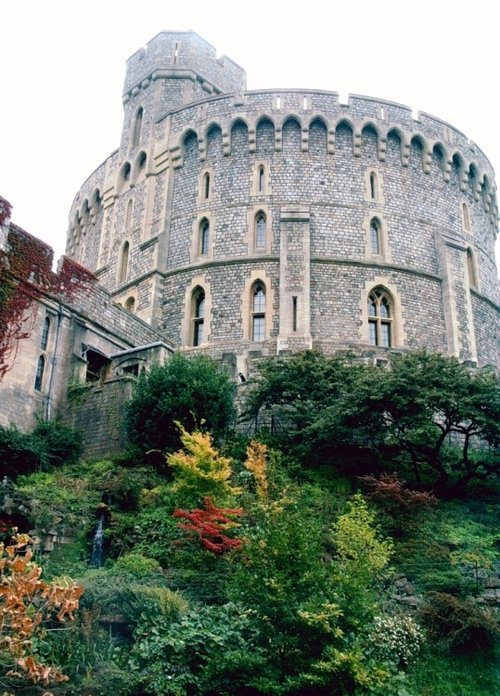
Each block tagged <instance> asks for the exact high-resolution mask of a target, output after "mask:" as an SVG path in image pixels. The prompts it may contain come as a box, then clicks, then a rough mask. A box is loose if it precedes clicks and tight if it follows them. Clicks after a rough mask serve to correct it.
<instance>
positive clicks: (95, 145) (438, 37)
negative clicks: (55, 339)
mask: <svg viewBox="0 0 500 696" xmlns="http://www.w3.org/2000/svg"><path fill="white" fill-rule="evenodd" d="M497 12H498V8H497V6H496V3H495V2H494V0H475V2H471V1H470V0H325V1H322V0H307V2H300V3H299V2H298V1H297V0H266V1H264V0H250V2H248V1H246V2H241V1H240V0H198V1H194V0H176V2H172V1H168V0H163V1H160V0H135V1H134V2H132V1H131V0H85V2H75V1H73V2H71V0H45V1H44V0H21V1H19V0H17V1H16V0H4V1H3V2H2V3H1V12H0V26H1V40H0V80H1V88H2V95H3V96H2V98H1V104H0V195H2V196H3V197H4V198H7V200H9V201H10V203H11V204H12V205H13V215H12V219H13V221H14V222H16V223H17V224H18V225H20V226H21V227H24V228H25V229H26V230H27V231H28V232H31V233H32V234H34V235H36V236H38V237H41V238H42V239H44V240H45V241H47V242H49V243H50V244H51V245H52V246H53V247H54V249H55V254H56V258H57V257H58V256H59V255H60V254H62V253H63V250H64V244H65V235H66V229H67V218H68V212H69V208H70V205H71V202H72V200H73V197H74V195H75V193H76V191H77V190H78V188H79V186H80V185H81V183H82V182H83V181H84V180H85V179H86V177H87V176H88V175H89V174H90V173H91V172H92V171H93V170H94V169H95V167H97V166H98V165H99V164H100V163H101V162H102V160H104V159H105V158H106V157H107V155H108V154H109V153H110V152H112V151H113V150H114V149H115V148H116V147H117V146H118V144H119V138H120V132H121V120H122V104H121V93H122V86H123V79H124V75H125V60H126V59H127V58H128V57H129V56H130V55H131V54H132V53H134V52H135V51H136V50H138V49H139V48H140V47H141V46H143V45H145V44H146V43H147V42H148V41H149V39H151V38H152V37H153V36H154V35H155V34H157V33H158V32H159V31H162V30H169V29H170V30H189V29H192V30H194V31H196V32H197V33H198V34H200V35H201V36H202V37H203V38H204V39H206V40H207V41H209V42H210V43H211V44H212V45H213V46H215V48H216V50H217V54H218V55H221V54H226V55H228V56H229V57H231V58H232V59H233V60H234V61H236V62H237V63H239V64H240V65H241V66H242V67H243V68H244V69H245V70H246V72H247V80H248V89H261V88H272V87H277V88H279V87H297V88H316V89H325V90H331V91H337V92H340V93H341V95H346V94H347V93H351V94H363V95H368V96H374V97H380V98H384V99H389V100H391V101H396V102H401V103H402V104H406V105H408V106H410V107H411V108H413V109H414V110H417V111H426V112H428V113H430V114H432V115H434V116H438V117H439V118H441V119H443V120H445V121H449V122H450V123H451V124H452V125H453V126H455V127H456V128H458V129H459V130H461V131H463V132H464V133H465V134H466V135H467V136H468V137H469V138H470V139H471V140H473V141H474V142H475V143H476V144H477V145H478V146H479V147H480V148H481V149H482V150H483V151H484V152H485V153H486V155H487V156H488V158H489V159H490V162H491V163H492V165H493V167H494V168H495V169H496V171H497V176H498V178H500V137H499V133H498V130H499V129H498V126H499V115H500V86H499V68H500V40H499V32H498V25H499V21H498V18H497Z"/></svg>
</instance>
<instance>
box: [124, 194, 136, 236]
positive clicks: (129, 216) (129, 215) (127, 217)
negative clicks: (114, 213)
mask: <svg viewBox="0 0 500 696" xmlns="http://www.w3.org/2000/svg"><path fill="white" fill-rule="evenodd" d="M133 210H134V204H133V202H132V200H130V201H129V202H128V203H127V214H126V215H125V229H126V230H128V229H130V225H131V224H132V212H133Z"/></svg>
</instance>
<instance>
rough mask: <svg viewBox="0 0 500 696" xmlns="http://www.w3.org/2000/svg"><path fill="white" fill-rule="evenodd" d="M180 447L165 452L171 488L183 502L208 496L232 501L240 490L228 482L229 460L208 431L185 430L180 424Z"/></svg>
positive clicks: (218, 501)
mask: <svg viewBox="0 0 500 696" xmlns="http://www.w3.org/2000/svg"><path fill="white" fill-rule="evenodd" d="M179 429H180V433H181V441H182V445H183V447H184V451H183V450H179V451H178V452H174V453H172V454H169V455H167V463H168V465H169V466H170V467H171V468H172V469H173V470H174V479H175V482H174V484H173V486H172V491H173V492H174V493H175V496H176V500H178V501H179V503H180V504H183V505H188V506H189V505H191V506H192V505H200V504H201V503H202V502H203V500H204V499H205V498H206V497H207V496H209V497H210V498H212V499H213V501H214V502H215V503H216V504H224V503H227V502H229V501H231V500H232V499H233V498H234V496H235V495H237V494H238V493H239V492H240V490H239V489H238V488H234V487H233V486H231V483H230V478H231V474H232V461H231V459H228V458H227V457H223V456H222V455H221V454H219V452H218V451H217V449H216V448H215V447H214V446H213V443H212V438H211V436H210V434H209V433H202V432H200V431H195V432H194V433H188V432H187V430H185V429H184V428H183V427H182V426H181V425H179Z"/></svg>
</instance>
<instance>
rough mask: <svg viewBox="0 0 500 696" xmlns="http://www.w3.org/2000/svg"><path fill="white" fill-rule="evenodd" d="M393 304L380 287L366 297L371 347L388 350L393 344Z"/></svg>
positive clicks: (387, 294)
mask: <svg viewBox="0 0 500 696" xmlns="http://www.w3.org/2000/svg"><path fill="white" fill-rule="evenodd" d="M393 320H394V302H393V300H392V297H391V295H390V294H389V293H388V291H387V290H385V289H384V288H382V287H378V288H374V289H373V290H372V291H371V292H370V294H369V295H368V338H369V341H370V344H371V345H372V346H381V347H382V348H390V347H391V346H392V344H393V329H394V327H393Z"/></svg>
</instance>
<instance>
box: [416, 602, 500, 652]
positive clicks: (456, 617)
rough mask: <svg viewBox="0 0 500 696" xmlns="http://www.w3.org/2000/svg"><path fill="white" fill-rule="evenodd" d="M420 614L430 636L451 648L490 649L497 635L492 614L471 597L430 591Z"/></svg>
mask: <svg viewBox="0 0 500 696" xmlns="http://www.w3.org/2000/svg"><path fill="white" fill-rule="evenodd" d="M419 615H420V618H421V620H422V622H423V623H424V624H425V626H426V627H427V630H428V632H429V636H430V637H431V638H432V639H433V640H435V641H438V642H442V643H444V644H445V645H447V646H448V647H449V648H450V649H451V650H455V651H462V652H469V651H478V650H490V649H491V648H493V646H494V645H495V642H496V641H497V640H498V637H499V636H500V626H499V624H498V622H497V621H496V620H495V618H494V617H493V615H492V614H491V613H489V612H488V611H487V610H485V609H483V608H482V607H480V606H479V605H477V604H476V603H475V602H474V601H472V600H470V599H459V598H458V597H454V596H453V595H450V594H446V593H443V592H431V593H429V596H428V602H427V603H426V604H425V605H424V606H423V607H422V608H421V610H420V612H419Z"/></svg>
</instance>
